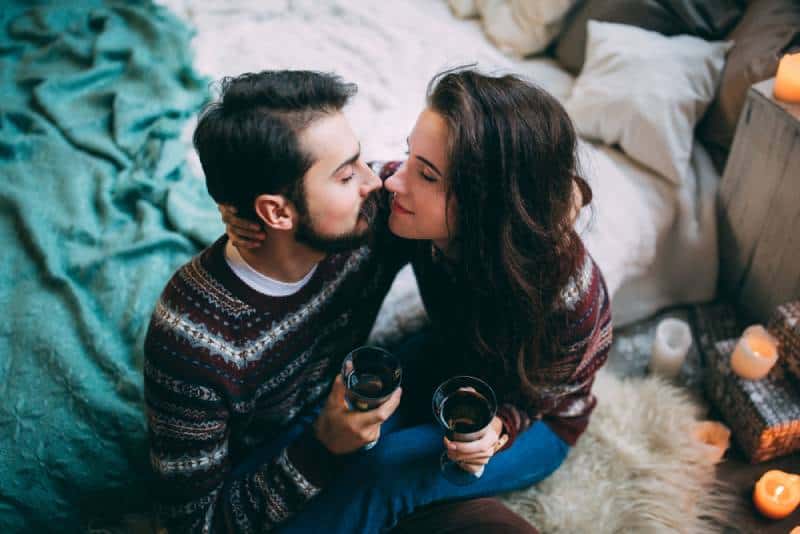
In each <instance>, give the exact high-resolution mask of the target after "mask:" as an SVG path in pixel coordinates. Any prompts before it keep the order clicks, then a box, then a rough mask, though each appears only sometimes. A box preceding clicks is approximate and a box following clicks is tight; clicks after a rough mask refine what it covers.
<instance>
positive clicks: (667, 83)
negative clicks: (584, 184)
mask: <svg viewBox="0 0 800 534" xmlns="http://www.w3.org/2000/svg"><path fill="white" fill-rule="evenodd" d="M731 46H733V43H728V42H708V41H704V40H703V39H700V38H697V37H691V36H689V35H678V36H675V37H665V36H663V35H661V34H659V33H656V32H651V31H647V30H643V29H641V28H636V27H634V26H628V25H625V24H612V23H608V22H597V21H594V20H590V21H589V23H588V37H587V42H586V61H585V63H584V65H583V70H582V71H581V73H580V75H579V76H578V78H577V79H576V80H575V85H574V86H573V88H572V94H571V95H570V97H569V99H567V101H566V102H565V103H564V107H565V108H566V109H567V112H568V113H569V114H570V115H571V116H572V119H573V121H574V122H575V125H576V127H577V129H578V132H579V133H580V134H581V135H583V136H585V137H587V138H589V139H594V140H599V141H603V142H605V143H607V144H614V143H618V144H619V145H620V146H621V147H622V150H624V151H625V152H626V153H627V154H628V155H629V156H630V157H632V158H633V159H635V160H637V161H639V162H640V163H642V164H643V165H646V166H648V167H650V168H652V169H653V170H655V171H656V172H658V173H659V174H661V175H663V176H664V177H666V178H668V179H669V180H670V181H672V182H674V183H675V184H680V183H681V182H682V181H683V179H684V176H686V174H687V173H688V172H689V158H690V156H691V152H692V140H693V135H694V126H695V124H696V123H697V121H698V120H700V118H701V117H702V116H703V113H704V112H705V110H706V108H707V107H708V104H709V102H710V101H711V99H712V98H713V97H714V93H715V90H716V87H717V83H718V82H719V79H720V76H721V72H722V68H723V66H724V65H725V54H726V53H727V51H728V49H730V47H731Z"/></svg>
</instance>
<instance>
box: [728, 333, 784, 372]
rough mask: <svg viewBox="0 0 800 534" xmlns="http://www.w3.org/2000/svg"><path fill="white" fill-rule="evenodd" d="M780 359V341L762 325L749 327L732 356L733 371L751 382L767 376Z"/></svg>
mask: <svg viewBox="0 0 800 534" xmlns="http://www.w3.org/2000/svg"><path fill="white" fill-rule="evenodd" d="M777 359H778V341H777V340H776V339H775V338H774V337H772V336H771V335H770V334H769V332H767V330H766V329H765V328H764V327H763V326H761V325H753V326H750V327H747V328H746V329H745V331H744V333H742V337H741V338H739V341H738V342H737V343H736V348H734V349H733V354H732V355H731V369H733V372H734V373H736V374H737V375H739V376H741V377H742V378H747V379H749V380H759V379H761V378H764V377H765V376H767V373H769V370H770V369H772V366H773V365H775V362H776V361H777Z"/></svg>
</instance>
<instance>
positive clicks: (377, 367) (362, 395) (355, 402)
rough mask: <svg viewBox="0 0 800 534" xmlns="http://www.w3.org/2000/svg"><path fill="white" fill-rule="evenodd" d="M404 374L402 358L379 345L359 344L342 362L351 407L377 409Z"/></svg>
mask: <svg viewBox="0 0 800 534" xmlns="http://www.w3.org/2000/svg"><path fill="white" fill-rule="evenodd" d="M402 378H403V367H402V365H401V364H400V360H399V359H398V358H397V357H396V356H395V355H394V354H392V353H391V352H389V351H386V350H383V349H381V348H379V347H368V346H365V347H359V348H357V349H355V350H353V351H352V352H350V354H348V355H347V356H346V357H345V359H344V362H342V379H343V380H344V385H345V400H346V401H347V405H348V407H349V408H350V409H351V410H358V411H361V412H366V411H369V410H374V409H375V408H377V407H378V406H380V405H381V404H383V403H384V402H386V401H387V400H388V399H389V397H391V396H392V393H394V391H395V390H396V389H397V388H398V387H400V383H401V381H402ZM375 443H376V442H371V443H368V444H367V445H365V446H364V448H365V449H371V448H372V447H374V446H375Z"/></svg>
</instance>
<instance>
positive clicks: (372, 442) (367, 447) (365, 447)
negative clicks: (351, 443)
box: [361, 439, 378, 451]
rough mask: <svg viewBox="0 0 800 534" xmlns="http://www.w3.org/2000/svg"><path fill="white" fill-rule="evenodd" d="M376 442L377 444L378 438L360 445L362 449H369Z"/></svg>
mask: <svg viewBox="0 0 800 534" xmlns="http://www.w3.org/2000/svg"><path fill="white" fill-rule="evenodd" d="M377 444H378V440H377V439H376V440H375V441H370V442H369V443H367V444H366V445H364V446H363V447H361V450H362V451H368V450H370V449H371V448H372V447H374V446H375V445H377Z"/></svg>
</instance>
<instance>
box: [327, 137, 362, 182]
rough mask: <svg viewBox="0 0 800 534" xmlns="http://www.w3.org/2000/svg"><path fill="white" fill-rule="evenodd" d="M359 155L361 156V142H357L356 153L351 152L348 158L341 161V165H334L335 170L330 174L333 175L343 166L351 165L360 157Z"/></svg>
mask: <svg viewBox="0 0 800 534" xmlns="http://www.w3.org/2000/svg"><path fill="white" fill-rule="evenodd" d="M360 157H361V143H360V142H359V143H358V150H357V151H356V153H355V154H353V156H351V157H350V158H348V159H347V160H346V161H343V162H342V164H341V165H339V166H338V167H336V170H335V171H333V174H331V176H333V175H334V174H336V173H337V172H339V171H340V170H342V169H343V168H344V167H347V166H348V165H352V164H353V163H355V162H356V161H358V158H360Z"/></svg>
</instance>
